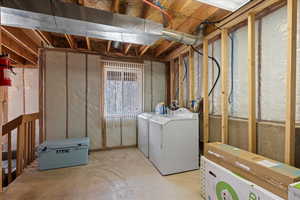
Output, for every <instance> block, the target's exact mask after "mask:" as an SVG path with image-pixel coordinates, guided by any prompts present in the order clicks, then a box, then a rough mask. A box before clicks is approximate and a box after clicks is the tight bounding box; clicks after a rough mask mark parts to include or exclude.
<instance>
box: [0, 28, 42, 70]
mask: <svg viewBox="0 0 300 200" xmlns="http://www.w3.org/2000/svg"><path fill="white" fill-rule="evenodd" d="M1 36H2V45H3V46H5V47H6V48H7V49H9V50H11V51H12V52H14V53H15V54H17V55H19V56H21V57H23V58H24V59H26V60H28V61H29V62H31V63H32V64H37V56H35V55H34V54H32V53H31V52H29V51H27V50H26V49H25V48H22V46H21V45H20V44H19V43H18V42H17V41H15V40H14V39H12V38H10V37H9V36H8V35H7V33H4V32H3V31H2V34H1Z"/></svg>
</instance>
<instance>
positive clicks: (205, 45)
mask: <svg viewBox="0 0 300 200" xmlns="http://www.w3.org/2000/svg"><path fill="white" fill-rule="evenodd" d="M202 87H203V89H202V92H203V94H202V96H203V105H204V107H203V132H204V134H203V135H204V139H203V142H204V143H208V140H209V97H208V40H207V39H204V40H203V83H202Z"/></svg>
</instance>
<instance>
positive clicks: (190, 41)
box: [162, 28, 202, 45]
mask: <svg viewBox="0 0 300 200" xmlns="http://www.w3.org/2000/svg"><path fill="white" fill-rule="evenodd" d="M162 37H163V38H165V39H167V40H172V41H175V42H179V43H183V44H186V45H196V43H197V42H198V41H199V40H201V39H202V37H201V36H195V35H191V34H187V33H182V32H178V31H174V30H171V29H166V28H165V29H163V31H162Z"/></svg>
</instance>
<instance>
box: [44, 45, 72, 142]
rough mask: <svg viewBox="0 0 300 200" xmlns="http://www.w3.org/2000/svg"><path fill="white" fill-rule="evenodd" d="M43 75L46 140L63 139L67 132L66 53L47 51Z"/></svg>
mask: <svg viewBox="0 0 300 200" xmlns="http://www.w3.org/2000/svg"><path fill="white" fill-rule="evenodd" d="M45 73H46V74H45V128H46V139H47V140H59V139H65V138H66V130H67V126H66V113H67V102H66V99H67V98H66V97H67V93H66V92H67V90H66V81H67V80H66V53H64V52H55V51H48V52H47V53H46V69H45Z"/></svg>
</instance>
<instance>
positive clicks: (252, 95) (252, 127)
mask: <svg viewBox="0 0 300 200" xmlns="http://www.w3.org/2000/svg"><path fill="white" fill-rule="evenodd" d="M255 74H256V72H255V14H254V13H251V14H249V16H248V83H249V88H248V102H249V107H248V109H249V111H248V151H250V152H252V153H256V79H255Z"/></svg>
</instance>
